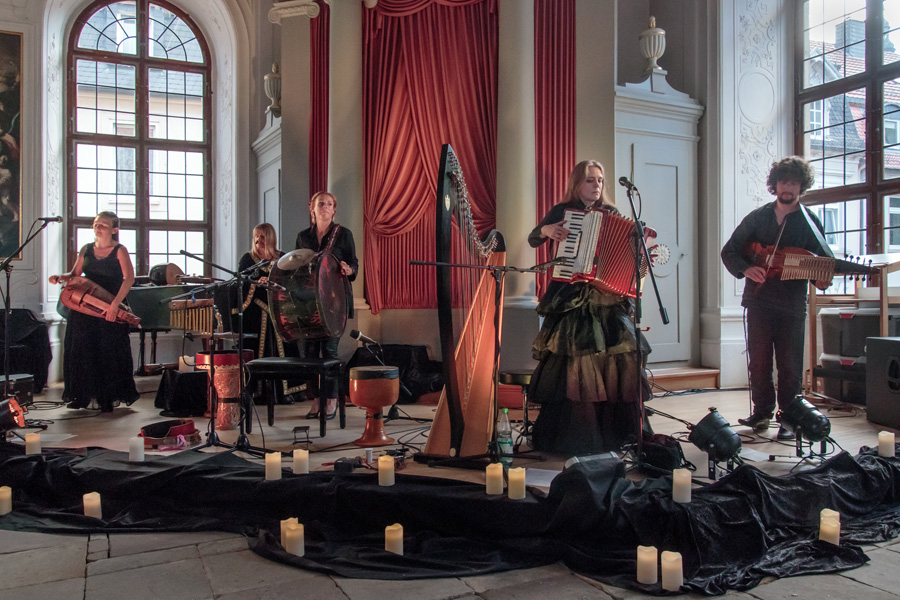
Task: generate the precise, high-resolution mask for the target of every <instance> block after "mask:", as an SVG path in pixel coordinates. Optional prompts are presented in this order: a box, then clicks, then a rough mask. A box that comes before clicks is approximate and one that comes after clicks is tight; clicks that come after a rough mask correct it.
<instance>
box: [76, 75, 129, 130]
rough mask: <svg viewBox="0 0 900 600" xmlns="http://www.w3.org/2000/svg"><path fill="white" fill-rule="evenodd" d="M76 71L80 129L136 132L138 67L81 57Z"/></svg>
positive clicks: (77, 125)
mask: <svg viewBox="0 0 900 600" xmlns="http://www.w3.org/2000/svg"><path fill="white" fill-rule="evenodd" d="M76 71H77V73H76V80H77V93H76V100H75V104H76V106H77V112H76V115H77V119H76V131H78V132H79V133H108V134H113V135H128V136H134V122H135V72H134V67H133V66H131V65H116V64H113V63H108V62H94V61H90V60H79V61H77V64H76Z"/></svg>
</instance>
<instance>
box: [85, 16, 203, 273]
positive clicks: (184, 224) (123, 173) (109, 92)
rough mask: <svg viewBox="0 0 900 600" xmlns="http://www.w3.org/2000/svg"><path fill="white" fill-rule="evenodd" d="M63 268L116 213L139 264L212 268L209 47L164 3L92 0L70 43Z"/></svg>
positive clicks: (122, 237)
mask: <svg viewBox="0 0 900 600" xmlns="http://www.w3.org/2000/svg"><path fill="white" fill-rule="evenodd" d="M67 73H68V86H67V95H68V98H67V107H68V117H69V118H68V122H67V143H68V172H67V179H68V184H67V202H68V220H67V222H68V234H69V235H68V240H69V248H68V251H69V261H68V263H69V264H74V260H75V255H76V253H77V252H78V249H79V248H80V247H81V246H82V245H84V244H85V243H87V242H89V241H91V240H92V239H93V233H92V231H91V223H92V220H93V218H94V216H95V215H96V214H97V213H98V212H100V211H103V210H112V211H114V212H116V214H118V216H119V220H120V228H119V241H120V242H121V243H122V244H124V245H125V246H126V247H127V248H128V250H129V251H130V252H131V256H132V260H133V261H134V265H135V272H137V273H147V272H148V271H149V269H150V267H151V266H152V265H155V264H160V263H169V262H172V263H175V264H177V265H179V266H180V267H181V268H182V269H183V270H184V272H185V273H204V274H207V275H208V274H209V273H208V271H207V269H205V268H204V265H203V264H202V263H200V262H199V261H196V260H194V259H191V258H188V257H186V256H184V255H181V254H179V251H180V250H186V251H188V252H190V253H192V254H197V255H201V256H204V257H209V256H211V250H212V248H211V223H212V202H211V201H210V196H211V181H212V173H211V172H210V170H211V167H210V165H211V160H210V152H211V139H210V132H211V129H212V128H211V123H210V115H211V108H210V76H211V68H210V61H209V50H208V48H207V45H206V43H205V41H204V40H203V38H202V37H201V36H200V34H199V29H198V28H197V27H196V26H195V25H194V23H193V22H192V21H191V20H190V18H189V17H188V16H187V15H186V14H184V13H183V12H182V11H180V10H179V9H178V8H177V7H175V6H172V5H171V4H168V3H166V2H164V1H162V0H154V1H152V2H151V1H149V0H128V1H122V2H109V1H108V0H106V1H97V2H94V3H93V4H91V5H90V6H89V7H88V8H87V9H86V10H85V11H84V12H83V13H82V14H81V15H80V17H79V18H78V20H77V22H76V24H75V27H74V28H73V30H72V34H71V38H70V40H69V52H68V70H67Z"/></svg>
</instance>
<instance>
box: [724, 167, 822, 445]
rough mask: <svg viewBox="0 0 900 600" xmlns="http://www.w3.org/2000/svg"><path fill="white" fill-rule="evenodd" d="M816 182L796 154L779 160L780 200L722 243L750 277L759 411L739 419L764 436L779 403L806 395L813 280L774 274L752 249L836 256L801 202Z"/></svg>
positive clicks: (749, 321)
mask: <svg viewBox="0 0 900 600" xmlns="http://www.w3.org/2000/svg"><path fill="white" fill-rule="evenodd" d="M812 184H813V172H812V168H811V167H810V165H809V163H808V162H806V160H804V159H803V158H801V157H799V156H791V157H788V158H785V159H782V160H780V161H779V162H776V163H773V164H772V169H771V170H770V171H769V176H768V179H767V185H768V189H769V192H770V193H771V194H773V195H774V196H775V201H774V202H770V203H768V204H765V205H763V206H761V207H759V208H757V209H756V210H754V211H753V212H751V213H750V214H748V215H747V216H746V217H744V220H743V221H741V223H740V225H738V227H737V229H735V230H734V233H733V234H732V235H731V239H729V240H728V242H727V243H726V244H725V247H724V248H722V262H723V263H724V264H725V268H726V269H728V271H729V272H730V273H731V274H732V275H734V276H735V277H737V278H738V279H742V278H745V277H746V278H747V283H746V285H745V286H744V295H743V298H742V299H741V306H743V307H744V308H745V309H746V330H747V353H748V356H749V362H750V367H749V370H750V399H751V401H752V403H753V412H752V414H751V415H750V416H749V417H748V418H746V419H738V422H739V423H741V424H742V425H745V426H747V427H750V428H752V429H754V430H755V431H756V432H757V433H759V432H762V431H765V430H766V429H767V428H768V426H769V420H770V419H771V418H772V416H773V415H774V413H775V407H776V404H777V406H778V407H779V408H782V409H783V408H784V407H785V406H787V405H788V404H789V403H790V402H791V401H792V400H793V399H794V397H795V396H796V395H797V394H799V393H800V388H801V385H802V381H803V344H804V341H805V332H806V299H807V283H806V281H805V280H802V279H796V280H787V281H782V280H780V279H778V278H777V277H772V276H770V275H772V273H771V272H770V271H769V270H767V268H766V267H765V266H762V265H759V264H756V262H755V261H754V259H753V257H752V256H749V255H748V252H747V250H746V249H747V248H748V247H750V246H752V245H753V243H757V244H761V245H763V246H771V247H772V248H773V249H779V248H785V247H788V246H793V247H797V248H802V249H805V250H809V251H810V252H812V253H814V254H816V255H818V256H829V257H830V256H832V252H831V249H830V248H829V247H828V244H827V243H825V239H824V237H823V235H822V234H823V233H824V228H823V227H822V223H821V222H820V221H819V219H818V218H817V217H816V216H815V215H814V214H812V213H811V212H810V211H809V210H808V209H806V208H805V207H803V206H802V205H801V204H800V197H801V196H802V195H803V193H804V192H806V190H808V189H809V188H810V186H811V185H812ZM830 284H831V282H830V281H816V282H815V285H816V286H817V287H819V288H820V289H825V288H827V287H828V286H829V285H830ZM773 357H774V360H775V364H776V365H777V367H778V391H777V394H776V391H775V385H774V381H773V376H772V359H773ZM777 437H778V439H782V440H785V439H793V433H791V432H789V431H788V430H786V429H784V428H781V429H779V431H778V436H777Z"/></svg>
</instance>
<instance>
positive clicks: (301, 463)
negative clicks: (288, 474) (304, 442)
mask: <svg viewBox="0 0 900 600" xmlns="http://www.w3.org/2000/svg"><path fill="white" fill-rule="evenodd" d="M294 473H296V474H298V475H300V474H304V473H309V450H304V449H302V448H297V449H296V450H294Z"/></svg>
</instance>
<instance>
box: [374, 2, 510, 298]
mask: <svg viewBox="0 0 900 600" xmlns="http://www.w3.org/2000/svg"><path fill="white" fill-rule="evenodd" d="M497 37H498V22H497V4H496V0H379V2H378V4H377V6H376V8H375V9H371V10H370V9H363V105H364V109H363V111H364V112H363V128H364V148H365V173H364V177H365V198H364V222H365V256H364V264H365V283H364V286H365V287H364V289H365V292H364V293H365V298H366V301H367V302H368V304H369V306H370V307H371V309H372V312H373V313H378V312H380V311H381V310H383V309H386V308H433V307H434V306H436V304H437V298H436V292H435V281H434V269H433V268H430V267H414V266H410V265H409V261H410V260H425V261H428V260H434V236H435V191H436V187H437V169H438V162H439V159H440V151H441V145H442V144H444V143H450V145H452V146H453V149H454V150H455V151H456V154H457V156H458V157H459V160H460V165H461V167H462V170H463V173H464V175H465V178H466V185H467V188H468V193H469V202H470V203H471V205H472V211H473V217H474V220H475V225H476V228H477V229H478V230H479V231H481V232H486V231H489V230H490V229H492V228H493V227H494V226H495V223H496V211H495V201H496V179H497V157H496V149H497Z"/></svg>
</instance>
